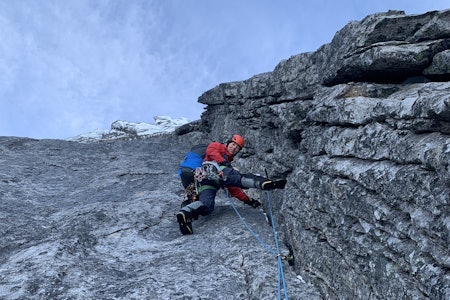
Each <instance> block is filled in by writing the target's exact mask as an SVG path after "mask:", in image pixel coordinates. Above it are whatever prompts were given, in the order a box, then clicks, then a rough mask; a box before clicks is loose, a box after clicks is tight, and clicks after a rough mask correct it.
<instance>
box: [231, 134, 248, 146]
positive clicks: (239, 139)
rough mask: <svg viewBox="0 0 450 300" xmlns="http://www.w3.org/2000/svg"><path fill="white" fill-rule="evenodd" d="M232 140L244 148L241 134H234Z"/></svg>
mask: <svg viewBox="0 0 450 300" xmlns="http://www.w3.org/2000/svg"><path fill="white" fill-rule="evenodd" d="M231 141H232V142H235V143H236V144H238V145H239V147H241V148H244V144H245V141H244V138H243V137H242V136H240V135H239V134H234V135H233V137H232V138H231Z"/></svg>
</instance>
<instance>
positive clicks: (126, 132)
mask: <svg viewBox="0 0 450 300" xmlns="http://www.w3.org/2000/svg"><path fill="white" fill-rule="evenodd" d="M153 119H154V120H155V122H154V124H149V123H144V122H140V123H134V122H128V121H120V120H118V121H115V122H114V123H112V124H111V130H110V131H105V130H96V131H93V132H90V133H85V134H80V135H77V136H75V137H72V138H68V139H66V140H68V141H76V142H82V143H89V142H97V141H109V140H118V139H133V138H137V137H145V136H153V135H159V134H166V133H172V132H173V131H175V129H176V128H178V127H180V126H182V125H184V124H187V123H189V120H188V119H186V118H179V119H172V118H171V117H168V116H156V117H154V118H153Z"/></svg>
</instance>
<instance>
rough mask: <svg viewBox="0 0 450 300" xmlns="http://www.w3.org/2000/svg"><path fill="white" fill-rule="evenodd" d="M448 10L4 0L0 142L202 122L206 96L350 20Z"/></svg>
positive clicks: (406, 2) (382, 4)
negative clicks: (128, 125) (164, 121)
mask: <svg viewBox="0 0 450 300" xmlns="http://www.w3.org/2000/svg"><path fill="white" fill-rule="evenodd" d="M447 8H450V1H449V0H395V1H394V0H365V1H361V0H339V1H337V0H302V1H300V0H227V1H219V0H64V1H60V0H21V1H13V0H2V1H0V41H1V42H0V136H19V137H31V138H37V139H43V138H51V139H61V138H69V137H74V136H76V135H78V134H83V133H87V132H91V131H95V130H109V129H110V126H111V124H112V123H113V122H114V121H116V120H123V121H130V122H146V123H153V118H154V117H155V116H169V117H172V118H187V119H189V120H191V121H193V120H197V119H200V116H201V113H202V112H203V111H204V105H202V104H200V103H198V102H197V99H198V97H199V96H200V95H202V94H203V93H204V92H206V91H208V90H210V89H212V88H214V87H215V86H217V85H218V84H220V83H224V82H231V81H241V80H246V79H248V78H250V77H252V76H254V75H257V74H260V73H264V72H270V71H273V69H274V68H275V66H276V65H277V64H278V63H279V62H280V61H281V60H283V59H287V58H289V57H290V56H292V55H296V54H299V53H304V52H311V51H315V50H317V49H318V48H319V47H320V46H322V45H324V44H327V43H329V42H331V40H332V38H333V36H334V35H335V33H336V32H337V31H339V30H340V29H341V28H342V27H344V26H345V25H346V24H347V23H349V22H351V21H355V20H356V21H360V20H362V19H363V18H364V17H366V16H367V15H369V14H373V13H376V12H384V11H388V10H390V9H395V10H403V11H405V12H406V13H407V14H419V13H424V12H427V11H431V10H443V9H447Z"/></svg>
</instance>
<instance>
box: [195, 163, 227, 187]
mask: <svg viewBox="0 0 450 300" xmlns="http://www.w3.org/2000/svg"><path fill="white" fill-rule="evenodd" d="M194 179H195V180H196V181H197V182H202V181H203V180H204V179H208V180H226V178H224V177H223V171H222V170H221V168H220V166H219V164H218V163H216V162H215V161H204V162H203V163H202V165H201V166H200V167H197V168H196V169H195V173H194Z"/></svg>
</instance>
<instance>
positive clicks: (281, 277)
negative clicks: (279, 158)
mask: <svg viewBox="0 0 450 300" xmlns="http://www.w3.org/2000/svg"><path fill="white" fill-rule="evenodd" d="M266 195H267V207H268V208H269V213H270V220H271V221H272V229H273V238H274V239H275V245H276V247H277V253H280V247H279V246H278V237H277V231H276V229H275V222H274V220H273V219H274V218H273V213H272V204H271V202H270V193H269V192H267V191H266ZM280 280H281V282H282V283H283V289H284V299H286V300H287V299H288V294H287V288H286V280H285V278H284V272H283V263H282V261H281V256H280V255H278V299H281V282H280Z"/></svg>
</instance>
